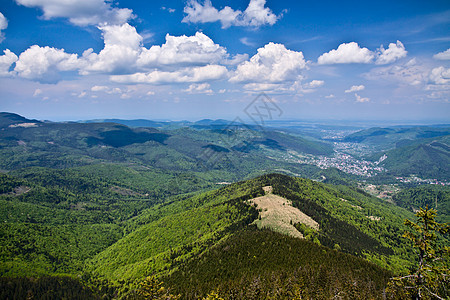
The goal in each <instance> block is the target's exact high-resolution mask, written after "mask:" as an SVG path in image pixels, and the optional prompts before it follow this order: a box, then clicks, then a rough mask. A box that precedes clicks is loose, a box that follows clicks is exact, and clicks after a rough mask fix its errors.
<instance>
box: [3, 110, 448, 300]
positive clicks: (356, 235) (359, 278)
mask: <svg viewBox="0 0 450 300" xmlns="http://www.w3.org/2000/svg"><path fill="white" fill-rule="evenodd" d="M30 124H32V125H30ZM125 124H128V125H129V126H128V125H125ZM275 125H276V126H274V125H271V126H267V127H264V128H260V127H251V126H249V125H245V124H233V125H232V126H231V125H230V122H227V121H225V120H218V121H213V120H202V121H199V122H187V121H186V122H170V121H167V122H166V121H165V122H153V121H148V120H134V121H133V120H128V121H126V120H118V119H116V120H97V121H83V122H49V121H45V122H44V121H39V120H30V119H27V118H25V117H23V116H19V115H16V114H12V113H0V158H1V160H0V168H1V169H2V172H1V173H0V204H1V205H0V262H1V263H0V279H1V280H0V285H2V293H3V294H0V296H1V297H2V298H5V299H6V298H7V297H11V293H12V294H16V295H25V296H24V297H27V294H26V293H31V294H33V295H34V296H35V297H37V296H38V295H39V294H42V291H41V290H39V289H44V290H45V291H47V292H48V290H46V289H47V288H48V289H51V287H55V286H57V287H58V288H57V290H58V291H59V292H61V293H63V294H61V295H60V296H58V297H61V298H64V297H66V298H67V297H68V298H73V295H84V296H83V298H84V299H100V298H101V299H142V297H141V298H140V296H139V295H140V294H141V293H143V289H144V286H147V287H148V288H156V287H161V286H164V287H165V289H164V291H165V292H164V293H166V294H164V295H165V297H166V298H164V299H171V298H169V297H172V298H173V299H176V297H177V296H176V295H180V297H181V299H202V298H204V297H207V295H208V294H211V293H218V294H219V295H220V297H222V298H224V299H236V298H237V299H264V298H266V296H264V297H263V296H261V295H263V294H264V295H268V296H267V298H270V297H272V298H276V299H292V298H295V297H297V298H319V299H328V298H332V297H334V296H335V295H336V294H339V295H341V296H342V297H343V298H347V299H366V298H367V297H370V298H374V299H382V297H383V294H384V293H385V292H386V290H385V289H386V287H387V285H388V282H389V281H390V278H391V277H392V276H394V275H399V274H407V273H408V272H409V270H411V269H413V268H414V267H415V265H416V261H417V259H416V254H415V252H414V249H413V246H412V245H411V244H409V243H408V242H407V241H406V240H405V239H404V238H403V237H402V234H403V232H405V231H407V230H408V227H407V226H406V225H405V223H404V222H405V220H406V219H408V220H415V215H414V214H415V213H416V212H417V211H419V210H420V208H424V207H425V206H426V205H428V206H429V207H433V208H435V209H436V210H437V213H438V215H437V217H436V220H437V221H438V222H444V223H445V222H448V221H449V220H450V219H449V218H450V211H449V207H450V187H449V183H448V178H449V177H448V176H449V172H448V165H449V164H448V160H449V159H450V154H449V152H448V133H449V131H448V128H447V129H446V128H444V127H442V126H440V127H433V126H430V127H428V128H424V127H417V128H414V127H413V128H408V129H398V128H387V129H379V128H378V129H364V128H363V129H362V130H361V131H358V130H356V128H351V130H344V131H343V129H342V128H341V127H340V126H336V127H333V126H331V125H327V127H326V129H324V128H323V127H320V126H319V125H317V126H318V128H319V129H312V128H311V127H308V128H307V129H305V128H304V127H296V126H294V125H293V124H290V125H292V126H287V125H286V124H281V123H277V124H275ZM148 126H150V127H148ZM272 126H273V127H272ZM430 136H431V138H430ZM405 139H409V140H408V141H406V140H405ZM352 145H359V146H355V147H353V146H352ZM352 149H353V150H352ZM393 158H395V159H396V160H395V161H393ZM423 168H425V169H426V171H423V170H422V169H423ZM418 169H419V172H417V170H418ZM420 170H422V171H420ZM424 176H429V177H424ZM426 178H435V179H433V180H429V179H426ZM447 224H448V223H447ZM448 241H449V239H448V234H447V235H446V234H438V236H437V241H436V245H437V246H439V247H441V246H443V245H447V244H448ZM336 278H337V279H336ZM8 292H10V294H8ZM24 293H25V294H24ZM64 293H72V294H71V295H72V296H68V295H69V294H64ZM170 295H171V296H170ZM161 297H163V296H161ZM19 298H20V297H19ZM161 299H163V298H161Z"/></svg>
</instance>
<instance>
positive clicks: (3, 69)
mask: <svg viewBox="0 0 450 300" xmlns="http://www.w3.org/2000/svg"><path fill="white" fill-rule="evenodd" d="M3 53H4V55H1V56H0V76H2V77H4V76H11V75H12V72H11V71H10V68H11V66H12V64H13V63H15V62H17V60H18V59H19V58H18V57H17V55H15V54H14V53H13V52H11V51H10V50H9V49H6V50H3Z"/></svg>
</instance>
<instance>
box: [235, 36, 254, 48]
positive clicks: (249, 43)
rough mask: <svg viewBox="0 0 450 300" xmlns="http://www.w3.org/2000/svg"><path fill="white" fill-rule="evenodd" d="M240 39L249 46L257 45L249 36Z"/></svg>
mask: <svg viewBox="0 0 450 300" xmlns="http://www.w3.org/2000/svg"><path fill="white" fill-rule="evenodd" d="M239 41H240V42H241V43H242V44H244V45H245V46H249V47H254V46H255V43H252V42H250V41H249V40H248V37H243V38H240V39H239Z"/></svg>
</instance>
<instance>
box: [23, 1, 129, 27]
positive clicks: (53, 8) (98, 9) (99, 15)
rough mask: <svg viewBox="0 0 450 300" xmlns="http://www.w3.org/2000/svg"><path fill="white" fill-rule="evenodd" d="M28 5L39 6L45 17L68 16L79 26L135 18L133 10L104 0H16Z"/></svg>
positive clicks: (119, 21)
mask: <svg viewBox="0 0 450 300" xmlns="http://www.w3.org/2000/svg"><path fill="white" fill-rule="evenodd" d="M16 2H17V3H18V4H21V5H23V6H26V7H38V8H40V9H42V11H43V12H44V15H43V17H44V18H45V19H47V20H48V19H52V18H67V19H69V21H70V22H71V23H73V24H75V25H78V26H86V25H98V24H102V25H104V24H110V25H112V24H123V23H126V22H127V21H128V20H130V19H132V18H133V11H132V10H131V9H128V8H117V7H113V6H112V5H111V3H112V1H108V0H106V1H104V0H16Z"/></svg>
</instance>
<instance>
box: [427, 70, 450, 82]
mask: <svg viewBox="0 0 450 300" xmlns="http://www.w3.org/2000/svg"><path fill="white" fill-rule="evenodd" d="M429 79H430V82H431V83H433V84H450V68H444V67H443V66H440V67H437V68H434V69H433V70H431V73H430V76H429Z"/></svg>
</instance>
